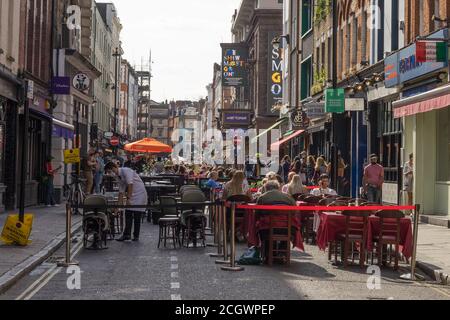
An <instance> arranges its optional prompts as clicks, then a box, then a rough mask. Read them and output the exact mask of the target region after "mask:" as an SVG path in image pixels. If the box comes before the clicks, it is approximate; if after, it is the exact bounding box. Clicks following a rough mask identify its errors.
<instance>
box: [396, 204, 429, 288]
mask: <svg viewBox="0 0 450 320" xmlns="http://www.w3.org/2000/svg"><path fill="white" fill-rule="evenodd" d="M419 215H420V205H419V204H416V205H415V209H414V229H413V233H414V234H413V252H412V257H411V273H407V274H404V275H401V276H400V278H401V279H403V280H411V281H421V280H424V278H423V277H422V276H421V275H418V274H416V260H417V240H418V237H419Z"/></svg>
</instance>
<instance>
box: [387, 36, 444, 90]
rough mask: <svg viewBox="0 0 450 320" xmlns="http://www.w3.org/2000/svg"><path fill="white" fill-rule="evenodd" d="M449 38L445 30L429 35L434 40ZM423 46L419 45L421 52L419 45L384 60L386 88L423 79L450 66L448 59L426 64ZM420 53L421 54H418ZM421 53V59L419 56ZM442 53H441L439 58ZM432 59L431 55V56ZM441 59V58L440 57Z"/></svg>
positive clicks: (413, 45)
mask: <svg viewBox="0 0 450 320" xmlns="http://www.w3.org/2000/svg"><path fill="white" fill-rule="evenodd" d="M447 36H448V30H447V29H443V30H440V31H438V32H435V33H433V34H431V35H429V38H433V39H446V38H447ZM420 46H422V48H423V45H421V44H420V43H419V50H417V49H418V46H417V43H414V44H412V45H410V46H409V47H406V48H404V49H402V50H400V51H398V52H396V53H394V54H392V55H390V56H389V57H387V58H386V59H385V60H384V72H385V81H384V84H385V87H386V88H392V87H396V86H398V85H400V84H403V83H405V82H407V81H410V80H413V79H416V78H419V77H423V76H424V75H427V74H429V73H434V72H437V71H439V70H441V69H443V68H446V67H447V66H448V59H447V58H446V59H444V61H442V62H438V61H434V62H429V61H428V62H424V61H423V60H424V59H425V60H426V59H427V53H426V52H425V53H424V52H423V50H420ZM418 51H419V52H418ZM418 53H419V57H418V56H417V54H418ZM441 54H442V53H439V56H440V55H441ZM429 57H430V58H431V54H430V55H429ZM446 57H447V53H446ZM435 58H436V59H437V58H438V53H437V52H436V57H435ZM439 59H441V57H439Z"/></svg>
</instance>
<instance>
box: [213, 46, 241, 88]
mask: <svg viewBox="0 0 450 320" xmlns="http://www.w3.org/2000/svg"><path fill="white" fill-rule="evenodd" d="M220 46H221V47H222V85H223V86H224V87H245V86H247V83H248V71H247V60H248V46H247V45H246V44H243V43H222V44H221V45H220Z"/></svg>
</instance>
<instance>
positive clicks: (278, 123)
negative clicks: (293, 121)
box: [251, 117, 289, 143]
mask: <svg viewBox="0 0 450 320" xmlns="http://www.w3.org/2000/svg"><path fill="white" fill-rule="evenodd" d="M286 121H289V118H288V117H284V118H281V119H279V120H278V121H277V122H276V123H275V124H274V125H273V126H271V127H270V128H269V129H266V130H264V131H263V132H261V133H260V134H259V135H257V136H256V137H255V138H254V139H252V141H251V143H256V142H257V141H258V139H259V138H261V137H262V136H264V135H266V134H267V133H268V132H270V131H271V130H273V129H275V128H276V127H279V126H281V125H282V124H283V123H285V122H286Z"/></svg>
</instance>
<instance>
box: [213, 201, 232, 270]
mask: <svg viewBox="0 0 450 320" xmlns="http://www.w3.org/2000/svg"><path fill="white" fill-rule="evenodd" d="M220 213H221V216H222V239H223V241H222V244H223V250H222V251H223V260H216V264H230V263H231V261H230V259H228V241H227V238H228V235H227V233H228V232H227V231H228V230H227V208H226V207H224V208H223V209H222V210H221V212H220Z"/></svg>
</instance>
